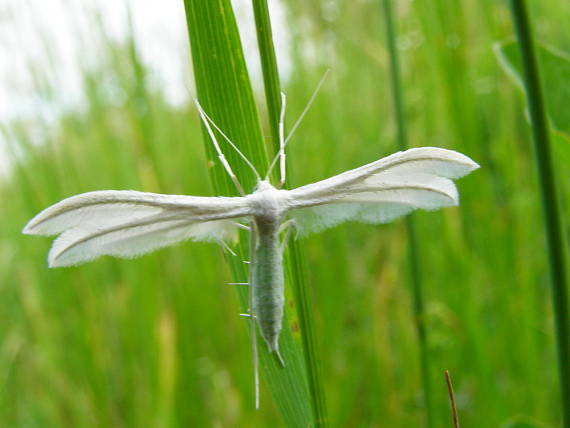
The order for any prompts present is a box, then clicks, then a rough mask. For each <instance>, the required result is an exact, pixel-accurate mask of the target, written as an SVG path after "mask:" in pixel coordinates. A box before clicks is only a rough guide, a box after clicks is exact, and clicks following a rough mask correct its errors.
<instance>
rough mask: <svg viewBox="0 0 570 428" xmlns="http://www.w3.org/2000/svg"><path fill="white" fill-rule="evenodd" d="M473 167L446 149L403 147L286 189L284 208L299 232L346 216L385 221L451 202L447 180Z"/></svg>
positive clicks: (455, 197)
mask: <svg viewBox="0 0 570 428" xmlns="http://www.w3.org/2000/svg"><path fill="white" fill-rule="evenodd" d="M477 168H479V165H478V164H477V163H475V162H474V161H473V160H471V159H470V158H468V157H467V156H465V155H462V154H461V153H458V152H455V151H452V150H446V149H441V148H434V147H422V148H414V149H409V150H406V151H404V152H398V153H394V154H393V155H390V156H387V157H385V158H382V159H380V160H377V161H375V162H372V163H370V164H367V165H364V166H361V167H360V168H356V169H353V170H350V171H346V172H344V173H342V174H339V175H336V176H333V177H330V178H328V179H326V180H322V181H319V182H316V183H313V184H309V185H306V186H302V187H299V188H297V189H293V190H291V191H289V193H288V201H287V204H288V208H289V210H290V211H289V214H290V216H291V217H292V218H293V219H294V220H295V221H296V223H297V224H298V227H299V232H300V233H301V234H307V233H311V232H315V231H319V230H323V229H326V228H329V227H332V226H335V225H337V224H339V223H342V222H345V221H351V220H352V221H361V222H364V223H386V222H389V221H391V220H393V219H395V218H397V217H400V216H402V215H405V214H407V213H409V212H411V211H413V210H415V209H418V208H420V209H424V210H435V209H438V208H441V207H445V206H453V205H457V204H458V202H459V197H458V194H457V189H456V187H455V184H454V182H453V181H452V180H453V179H456V178H460V177H463V176H464V175H466V174H468V173H470V172H471V171H473V170H475V169H477Z"/></svg>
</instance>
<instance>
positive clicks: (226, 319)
mask: <svg viewBox="0 0 570 428" xmlns="http://www.w3.org/2000/svg"><path fill="white" fill-rule="evenodd" d="M532 3H533V4H532V5H530V6H531V8H532V12H533V13H532V17H533V19H534V27H535V30H536V33H537V38H538V39H539V40H542V41H545V42H548V43H549V44H550V45H552V46H556V47H558V48H560V49H563V50H566V51H568V50H570V26H568V25H567V23H568V22H569V19H570V3H568V2H562V1H557V0H548V1H542V2H532ZM270 6H271V5H270ZM397 6H398V7H397V14H396V24H397V28H398V33H399V36H398V47H399V52H400V55H401V59H402V70H403V87H404V97H405V103H406V117H407V121H408V122H407V123H408V129H409V134H410V135H409V138H410V142H411V144H412V145H413V146H439V147H445V148H450V149H454V150H458V151H461V152H463V153H465V154H467V155H468V156H470V157H472V158H473V159H474V160H476V161H477V162H479V163H480V164H481V166H482V169H481V170H479V171H477V172H475V173H473V174H471V175H470V176H468V177H466V178H465V179H462V180H461V181H460V182H459V183H458V187H459V190H460V194H461V206H460V207H457V208H448V209H445V210H442V211H439V212H430V213H426V212H421V213H419V214H416V215H415V218H416V222H417V224H418V232H419V238H420V243H421V254H420V258H421V263H422V269H423V273H424V275H423V277H424V286H425V290H424V293H425V297H426V315H425V320H424V321H425V323H426V328H427V334H428V347H429V353H430V364H431V377H432V383H433V394H434V400H435V410H436V414H435V418H436V426H438V427H439V426H441V427H445V426H451V419H450V412H449V404H448V398H447V390H446V386H445V382H444V378H443V371H444V370H446V369H448V370H450V372H451V375H452V379H453V381H454V386H455V392H456V399H457V403H458V410H459V412H460V420H461V423H462V426H464V427H507V426H517V425H516V422H513V421H515V420H521V421H536V422H533V423H534V424H535V425H532V426H537V427H539V426H543V425H542V424H544V426H551V427H554V426H557V425H556V424H557V423H558V422H557V421H558V415H559V399H558V390H557V389H558V383H557V382H558V381H557V377H556V376H557V372H556V359H555V344H554V334H553V325H552V324H553V323H552V321H553V320H552V313H551V305H550V291H549V284H548V270H547V260H546V257H545V248H544V238H543V232H542V231H543V226H542V223H541V212H540V197H539V195H538V191H537V182H536V175H535V170H534V163H533V159H532V151H531V145H530V142H529V129H528V125H527V122H526V120H525V113H524V103H523V99H522V96H521V93H520V92H519V91H518V90H517V88H516V87H515V85H513V84H512V82H511V81H510V80H509V78H508V77H507V76H506V74H505V73H504V72H503V71H502V70H501V68H500V66H499V64H498V62H497V59H496V57H495V55H494V52H493V49H492V47H493V43H494V42H496V41H502V40H506V39H509V38H511V37H512V36H513V29H512V26H511V22H510V16H509V11H508V9H507V6H506V3H504V2H497V1H494V0H486V1H476V0H465V1H462V2H448V1H433V2H421V1H404V2H398V5H397ZM132 7H133V8H136V3H134V4H133V5H132ZM282 7H283V10H284V11H285V16H286V24H287V25H286V26H285V30H286V31H287V34H286V35H285V34H281V35H280V34H276V35H275V37H277V38H278V37H287V38H288V44H289V45H288V47H289V52H288V53H287V57H288V61H290V64H289V66H290V73H288V75H287V76H284V78H283V86H284V90H285V92H286V93H287V96H288V106H289V107H288V117H289V121H290V122H292V121H293V120H294V118H296V117H297V116H298V115H299V113H300V112H301V110H302V109H303V107H304V104H305V103H306V101H307V99H308V97H309V96H310V93H311V92H312V91H313V89H314V87H315V86H316V83H317V82H318V80H319V79H320V77H321V76H322V74H323V72H324V70H325V69H326V68H331V70H332V73H331V76H330V78H329V80H328V81H327V82H326V84H325V85H324V87H323V89H322V91H321V93H320V94H319V96H318V98H317V100H316V102H315V105H314V106H313V107H312V108H311V110H310V112H309V114H308V116H307V118H306V119H305V121H304V123H303V124H302V126H301V128H300V129H299V131H298V132H297V133H296V135H295V137H294V139H293V141H292V143H291V144H290V146H289V149H290V151H289V154H288V161H289V165H290V166H291V176H290V178H291V184H292V185H293V186H298V185H302V184H306V183H309V182H312V181H316V180H318V179H322V178H325V177H328V176H330V175H333V174H336V173H339V172H342V171H344V170H346V169H349V168H353V167H356V166H359V165H361V164H364V163H367V162H370V161H372V160H375V159H378V158H380V157H381V156H384V155H387V154H389V153H391V152H394V151H396V150H397V145H396V141H395V131H396V130H395V125H394V117H393V109H392V104H391V101H390V100H391V98H390V87H389V82H388V56H387V51H386V41H385V37H384V28H383V25H384V24H383V17H382V8H381V4H380V2H379V1H378V2H375V1H364V0H358V1H352V2H343V1H341V0H327V1H324V0H322V1H306V2H295V1H284V2H282ZM90 22H91V23H92V25H93V32H94V34H96V35H97V34H98V35H99V36H97V37H95V39H97V43H98V46H99V48H100V53H99V54H98V61H97V63H95V64H90V65H89V66H85V68H84V69H83V72H82V73H83V74H82V88H83V93H84V97H85V103H84V105H83V106H82V108H77V109H63V110H62V112H61V113H59V114H58V115H57V118H56V119H55V120H54V119H50V120H47V119H45V117H43V116H42V115H40V114H38V116H37V117H36V118H32V119H30V118H29V117H28V118H26V119H25V120H24V119H22V120H19V119H18V118H15V119H12V120H10V121H9V122H8V121H7V122H4V123H2V126H1V130H2V134H3V138H4V140H5V142H6V143H7V144H8V149H9V152H10V154H11V164H12V168H11V172H10V175H9V176H8V177H6V178H5V179H3V181H2V182H1V183H0V208H1V210H2V211H1V220H2V221H0V320H1V322H0V337H1V341H0V426H2V427H165V428H167V427H198V426H199V427H210V426H212V427H234V426H235V427H237V426H239V427H249V426H282V421H281V416H280V415H279V414H278V413H277V411H276V410H275V408H274V406H273V404H272V403H271V400H270V399H269V395H268V394H267V393H265V394H264V388H263V385H262V409H261V410H260V411H257V412H256V411H255V410H254V408H253V389H252V373H251V356H250V351H249V339H248V335H247V328H246V327H247V324H246V322H245V321H244V320H243V319H242V318H240V317H239V316H238V313H239V305H238V302H237V297H236V293H235V291H234V290H232V288H231V287H230V286H227V285H225V283H226V282H228V281H229V279H230V277H229V271H228V269H227V267H226V264H225V262H224V257H225V256H224V255H223V254H222V252H221V250H220V249H219V248H218V247H217V246H215V245H211V244H203V243H184V244H182V245H178V246H176V247H173V248H169V249H165V250H161V251H158V252H156V253H153V254H151V255H148V256H145V257H142V258H140V259H136V260H116V259H111V258H108V257H106V258H103V259H101V260H98V261H96V262H93V263H89V264H86V265H83V266H80V267H75V268H67V269H55V270H50V269H48V268H47V264H46V256H47V252H48V249H49V247H50V243H51V240H50V239H44V238H37V237H27V236H23V235H21V234H20V230H21V229H22V227H23V226H24V224H25V223H26V222H27V220H29V219H30V218H31V217H32V216H33V215H35V214H36V213H37V212H39V211H40V210H42V209H43V208H45V207H47V206H48V205H50V204H52V203H55V202H57V201H59V200H61V199H63V198H65V197H68V196H71V195H73V194H76V193H81V192H86V191H91V190H98V189H117V190H118V189H135V190H143V191H149V192H162V193H179V194H192V195H212V191H211V186H210V184H209V181H208V174H207V168H208V165H207V164H206V161H205V155H204V152H203V145H202V140H201V138H202V135H201V131H200V126H199V122H198V115H197V113H196V111H195V109H194V107H193V106H192V104H191V102H189V101H188V102H186V103H185V104H183V105H173V104H172V103H171V102H169V100H168V98H167V97H166V96H165V94H164V92H163V91H162V90H161V87H160V85H158V84H157V83H156V82H155V81H154V80H153V75H152V74H151V73H148V71H147V67H146V65H145V63H144V61H143V60H142V59H141V56H140V55H139V49H138V48H139V47H138V46H137V44H136V42H135V41H134V39H133V38H128V39H127V40H126V41H124V43H117V42H114V41H112V40H110V39H107V38H105V37H104V33H105V32H104V30H103V24H101V22H100V20H98V19H97V17H93V19H91V20H90ZM38 31H39V30H38ZM244 34H252V33H251V31H250V32H245V33H244ZM244 43H247V44H252V43H255V40H254V39H253V40H244ZM181 55H183V56H185V55H187V52H181ZM57 66H58V65H57V61H54V62H53V64H52V67H53V69H51V70H45V69H40V68H38V67H33V66H31V67H30V69H29V73H32V77H33V78H34V81H36V82H37V88H36V89H37V93H38V96H39V97H44V98H46V99H48V100H49V97H50V94H51V93H53V92H54V91H57V90H59V89H58V87H57V86H56V85H55V83H54V82H52V81H50V79H49V76H50V75H51V74H53V73H57ZM187 67H188V70H189V69H190V65H189V64H188V65H187ZM256 79H257V78H256ZM563 83H564V82H561V85H562V84H563ZM566 84H568V83H567V82H566ZM254 86H255V87H257V88H261V87H262V85H261V83H260V82H257V81H256V82H254ZM117 94H119V95H120V96H119V95H117ZM257 98H258V100H259V103H258V106H259V109H260V112H261V114H262V117H263V118H264V120H265V118H266V111H265V107H264V97H263V93H262V92H261V91H259V92H258V93H257ZM265 131H266V134H267V135H268V134H269V131H268V130H267V129H266V130H265ZM555 143H557V144H560V145H562V144H569V143H568V141H565V140H562V139H560V140H556V141H555ZM564 150H565V149H564V148H562V151H564ZM557 166H558V172H559V176H560V180H561V183H562V188H563V191H564V195H563V196H564V197H568V192H570V187H569V186H568V179H569V178H570V177H569V174H568V172H567V171H568V167H567V165H566V164H563V163H560V164H559V165H557ZM302 245H303V247H304V250H305V251H304V253H305V255H306V257H307V266H308V267H309V269H308V279H309V284H310V287H311V290H310V293H311V295H312V301H313V304H314V314H315V319H316V327H315V329H316V333H317V335H318V338H319V345H320V350H321V357H322V368H323V374H324V381H325V385H324V386H325V393H326V397H327V407H328V414H329V418H330V422H331V426H339V427H340V426H342V427H345V426H346V427H372V426H374V427H394V428H398V427H402V428H403V427H417V426H422V423H423V419H424V417H423V412H424V409H423V408H422V399H421V395H422V391H421V383H420V373H419V360H418V358H419V357H418V346H417V339H416V333H415V329H414V324H413V316H412V309H411V296H410V287H409V278H408V276H409V275H408V263H407V248H406V247H407V240H406V235H405V230H404V227H403V223H402V221H397V222H394V223H393V224H389V225H383V226H370V225H361V224H345V225H342V226H340V227H337V228H335V229H332V230H328V231H326V232H323V233H320V234H317V235H312V236H310V237H309V238H307V239H304V240H303V241H302ZM529 423H530V422H529ZM521 426H522V425H521Z"/></svg>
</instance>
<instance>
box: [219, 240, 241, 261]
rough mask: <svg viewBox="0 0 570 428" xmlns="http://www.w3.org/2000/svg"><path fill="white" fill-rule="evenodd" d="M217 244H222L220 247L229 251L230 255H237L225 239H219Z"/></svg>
mask: <svg viewBox="0 0 570 428" xmlns="http://www.w3.org/2000/svg"><path fill="white" fill-rule="evenodd" d="M219 244H220V245H221V246H222V249H223V250H224V251H226V252H227V253H230V254H231V255H232V256H234V257H237V254H236V253H235V251H234V250H232V249H231V248H230V246H229V245H228V244H226V243H225V241H223V240H221V239H220V241H219Z"/></svg>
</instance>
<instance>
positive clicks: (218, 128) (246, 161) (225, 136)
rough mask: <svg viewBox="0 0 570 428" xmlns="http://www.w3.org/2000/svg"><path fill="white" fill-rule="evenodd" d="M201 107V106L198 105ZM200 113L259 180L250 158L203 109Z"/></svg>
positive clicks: (258, 179) (259, 179)
mask: <svg viewBox="0 0 570 428" xmlns="http://www.w3.org/2000/svg"><path fill="white" fill-rule="evenodd" d="M200 108H201V107H200ZM202 113H203V114H204V116H205V117H206V119H207V120H208V122H210V123H211V124H212V126H213V127H214V128H215V129H216V131H218V132H219V133H220V134H221V135H222V137H224V140H226V141H227V143H228V144H229V145H230V146H231V147H232V148H233V149H234V150H235V151H236V153H237V154H238V155H239V156H240V157H241V158H242V159H243V160H244V162H245V163H246V164H247V166H249V167H250V169H251V170H252V171H253V173H254V174H255V178H257V181H261V177H260V176H259V173H258V172H257V170H256V169H255V167H254V166H253V164H252V163H251V162H250V160H249V159H248V158H247V156H246V155H245V154H243V152H242V151H241V150H240V149H239V148H238V146H237V145H236V144H235V143H234V142H233V141H232V140H230V137H228V136H227V135H226V134H225V133H224V131H222V130H221V129H220V127H219V126H218V125H216V122H214V120H213V119H212V118H211V117H210V116H208V114H207V113H206V112H205V111H204V109H202Z"/></svg>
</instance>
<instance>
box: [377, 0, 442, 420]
mask: <svg viewBox="0 0 570 428" xmlns="http://www.w3.org/2000/svg"><path fill="white" fill-rule="evenodd" d="M383 4H384V21H385V24H386V38H387V42H388V53H389V56H390V83H391V87H392V96H393V102H394V110H395V113H396V114H395V115H396V126H397V132H398V145H399V148H400V150H406V149H407V148H408V136H407V131H406V120H405V117H404V101H403V95H402V83H401V75H400V63H399V58H398V50H397V49H396V30H395V28H394V19H393V13H392V2H391V0H384V1H383ZM405 223H406V231H407V235H408V258H409V266H410V272H411V283H412V296H413V297H412V298H413V308H414V318H415V324H416V330H417V334H418V341H419V349H420V369H421V376H422V384H423V385H422V386H423V390H424V405H425V410H426V426H427V427H428V428H430V427H432V426H433V409H432V397H431V381H430V371H429V357H428V350H427V337H426V329H425V325H424V319H425V317H424V298H423V291H422V271H421V267H420V261H419V251H420V249H419V244H418V240H417V233H416V227H415V223H414V217H413V215H410V216H408V217H406V218H405Z"/></svg>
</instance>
